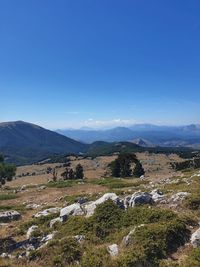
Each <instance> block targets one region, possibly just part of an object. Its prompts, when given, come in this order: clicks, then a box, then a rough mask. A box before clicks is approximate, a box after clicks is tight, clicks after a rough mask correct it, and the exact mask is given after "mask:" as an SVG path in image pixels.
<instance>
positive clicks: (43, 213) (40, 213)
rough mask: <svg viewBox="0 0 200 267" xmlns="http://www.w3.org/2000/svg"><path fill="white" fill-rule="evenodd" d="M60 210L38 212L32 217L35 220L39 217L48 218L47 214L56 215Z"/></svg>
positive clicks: (51, 209) (52, 209)
mask: <svg viewBox="0 0 200 267" xmlns="http://www.w3.org/2000/svg"><path fill="white" fill-rule="evenodd" d="M60 210H61V209H60V208H50V209H46V210H43V211H39V212H38V213H36V214H35V215H34V217H35V218H39V217H41V216H48V215H49V214H55V213H58V212H59V211H60Z"/></svg>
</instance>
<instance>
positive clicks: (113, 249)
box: [107, 244, 119, 257]
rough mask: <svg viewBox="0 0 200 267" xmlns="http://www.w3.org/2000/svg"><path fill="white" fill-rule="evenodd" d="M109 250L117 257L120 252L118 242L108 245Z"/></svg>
mask: <svg viewBox="0 0 200 267" xmlns="http://www.w3.org/2000/svg"><path fill="white" fill-rule="evenodd" d="M107 250H108V253H109V254H110V256H111V257H116V256H117V255H118V254H119V248H118V245H117V244H112V245H110V246H108V247H107Z"/></svg>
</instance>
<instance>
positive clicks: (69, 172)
mask: <svg viewBox="0 0 200 267" xmlns="http://www.w3.org/2000/svg"><path fill="white" fill-rule="evenodd" d="M61 176H62V177H63V179H64V180H73V179H78V180H82V179H83V178H84V173H83V167H82V165H81V164H77V166H76V169H75V170H73V169H72V168H70V169H69V168H66V169H65V171H64V172H63V173H62V174H61Z"/></svg>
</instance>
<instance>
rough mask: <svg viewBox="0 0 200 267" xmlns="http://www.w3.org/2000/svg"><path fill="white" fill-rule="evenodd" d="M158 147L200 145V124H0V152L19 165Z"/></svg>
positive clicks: (18, 122)
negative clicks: (53, 127)
mask: <svg viewBox="0 0 200 267" xmlns="http://www.w3.org/2000/svg"><path fill="white" fill-rule="evenodd" d="M64 135H67V136H64ZM159 147H174V148H176V147H193V148H195V149H198V148H200V126H199V125H188V126H179V127H169V126H155V125H149V124H142V125H133V126H131V127H129V128H128V127H116V128H113V129H109V130H91V129H80V130H73V129H70V130H59V131H58V132H54V131H50V130H47V129H45V128H42V127H40V126H38V125H35V124H32V123H28V122H23V121H15V122H3V123H0V153H2V154H4V155H5V157H6V160H7V161H8V162H12V163H16V164H18V165H20V164H30V163H34V162H38V161H40V160H42V159H46V158H48V157H52V156H56V155H66V154H86V155H89V154H90V155H106V154H111V153H114V152H120V151H129V152H130V151H131V152H137V151H144V150H145V149H146V150H147V148H148V149H149V151H154V150H158V149H160V148H159ZM154 148H155V149H154ZM161 151H163V150H161Z"/></svg>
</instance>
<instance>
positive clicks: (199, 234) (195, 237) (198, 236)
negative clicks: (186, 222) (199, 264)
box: [190, 228, 200, 248]
mask: <svg viewBox="0 0 200 267" xmlns="http://www.w3.org/2000/svg"><path fill="white" fill-rule="evenodd" d="M190 241H191V244H192V246H193V247H194V248H196V247H199V246H200V228H199V229H198V230H196V232H194V233H193V234H192V236H191V238H190Z"/></svg>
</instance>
